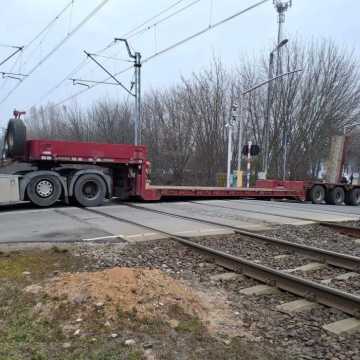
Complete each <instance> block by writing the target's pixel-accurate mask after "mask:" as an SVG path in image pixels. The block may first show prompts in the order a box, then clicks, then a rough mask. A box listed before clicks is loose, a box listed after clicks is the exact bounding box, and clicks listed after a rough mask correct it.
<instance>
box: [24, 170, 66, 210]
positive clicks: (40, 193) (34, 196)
mask: <svg viewBox="0 0 360 360" xmlns="http://www.w3.org/2000/svg"><path fill="white" fill-rule="evenodd" d="M61 191H62V187H61V183H60V180H59V179H58V178H57V177H56V176H51V175H39V176H35V177H34V178H33V179H31V181H30V183H29V184H28V186H27V188H26V193H27V196H28V197H29V199H30V201H31V202H32V203H33V204H35V205H37V206H41V207H48V206H52V205H54V204H55V203H56V202H57V201H58V200H59V198H60V195H61Z"/></svg>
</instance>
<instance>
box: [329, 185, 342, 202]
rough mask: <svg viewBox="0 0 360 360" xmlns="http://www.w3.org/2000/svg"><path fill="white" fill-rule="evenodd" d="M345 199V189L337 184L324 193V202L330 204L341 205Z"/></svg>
mask: <svg viewBox="0 0 360 360" xmlns="http://www.w3.org/2000/svg"><path fill="white" fill-rule="evenodd" d="M344 200H345V191H344V189H343V188H342V187H340V186H337V187H335V188H333V189H331V190H330V191H329V192H328V194H326V202H327V203H328V204H331V205H341V204H342V203H343V202H344Z"/></svg>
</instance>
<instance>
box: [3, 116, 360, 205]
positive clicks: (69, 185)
mask: <svg viewBox="0 0 360 360" xmlns="http://www.w3.org/2000/svg"><path fill="white" fill-rule="evenodd" d="M3 159H11V160H12V161H17V162H22V163H27V164H29V165H31V169H30V170H26V171H22V172H17V173H14V174H11V175H5V174H3V175H0V203H11V202H17V201H31V202H32V203H34V204H35V205H38V206H41V207H49V206H52V205H54V204H55V203H56V202H58V201H59V200H62V201H65V202H66V203H77V204H79V205H81V206H86V207H92V206H99V205H101V204H103V202H104V201H105V199H110V198H112V197H117V198H120V199H138V200H143V201H156V200H160V199H164V198H256V199H295V200H299V201H305V200H311V201H312V202H314V203H318V204H320V203H323V202H324V201H325V202H327V203H330V204H336V205H338V204H342V203H344V202H345V203H346V204H348V205H359V204H360V186H353V185H350V184H328V183H323V182H307V181H278V180H258V181H257V183H256V186H255V187H254V188H222V187H189V186H152V185H150V182H149V173H150V162H149V161H148V160H147V150H146V147H145V146H133V145H125V144H99V143H86V142H68V141H52V140H27V139H26V127H25V125H24V123H23V122H22V120H21V119H19V118H15V119H12V120H10V122H9V125H8V128H7V132H6V136H5V146H4V153H3ZM0 172H1V171H0Z"/></svg>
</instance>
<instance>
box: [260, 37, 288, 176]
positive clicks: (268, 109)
mask: <svg viewBox="0 0 360 360" xmlns="http://www.w3.org/2000/svg"><path fill="white" fill-rule="evenodd" d="M288 42H289V40H288V39H284V40H282V41H281V42H279V43H278V44H277V46H276V47H275V49H273V50H272V51H271V52H270V56H269V70H268V80H271V79H272V78H273V76H274V57H275V52H277V51H278V50H279V49H280V48H281V47H283V46H285V45H286V44H287V43H288ZM272 89H273V83H272V81H269V82H268V88H267V104H266V116H265V122H264V137H265V138H264V155H263V169H264V173H265V178H267V173H268V169H269V148H270V144H269V143H270V113H271V106H272Z"/></svg>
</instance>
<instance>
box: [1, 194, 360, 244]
mask: <svg viewBox="0 0 360 360" xmlns="http://www.w3.org/2000/svg"><path fill="white" fill-rule="evenodd" d="M137 205H138V206H142V207H144V208H150V209H157V210H162V211H167V212H171V213H174V214H179V215H185V216H190V217H191V216H192V217H196V218H199V219H204V220H210V221H215V222H218V223H223V224H225V225H234V226H238V227H242V228H244V229H247V230H250V231H256V230H263V229H269V228H271V227H272V226H273V225H275V224H293V225H304V224H309V223H311V220H322V221H348V220H359V219H360V207H349V206H329V205H313V204H304V203H289V202H287V203H285V202H273V201H258V200H208V201H196V202H162V203H138V204H137ZM97 210H98V211H101V212H103V213H104V214H110V215H114V216H118V217H121V218H124V219H128V220H133V221H135V222H140V223H142V224H144V225H148V226H151V227H153V228H156V229H158V230H160V231H166V232H169V233H173V234H177V235H182V236H189V237H192V236H204V235H210V234H211V235H215V234H223V233H229V230H227V229H224V228H221V227H220V226H213V225H209V224H204V223H199V222H193V221H189V220H184V219H179V218H174V217H171V216H166V215H161V214H156V213H151V212H148V211H145V210H141V209H134V208H131V207H128V206H126V205H124V204H119V203H116V202H111V203H108V205H106V206H103V207H100V208H97ZM0 229H1V231H0V244H1V243H2V244H6V243H19V242H21V243H22V242H24V243H37V242H40V243H44V242H77V241H85V242H87V241H105V242H107V241H119V242H121V241H122V242H123V241H124V240H126V241H128V242H135V241H143V240H152V239H159V238H162V237H164V236H163V235H162V234H159V233H158V232H156V231H148V230H146V229H144V228H142V227H138V226H134V225H130V224H128V223H125V222H120V221H117V220H114V219H112V218H109V217H106V215H101V214H94V213H91V212H88V211H86V209H81V208H76V207H70V206H63V205H59V206H57V207H54V208H50V209H38V208H35V207H33V206H32V205H31V204H18V205H13V206H1V207H0Z"/></svg>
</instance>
